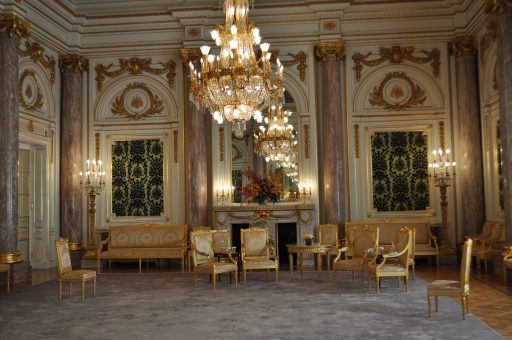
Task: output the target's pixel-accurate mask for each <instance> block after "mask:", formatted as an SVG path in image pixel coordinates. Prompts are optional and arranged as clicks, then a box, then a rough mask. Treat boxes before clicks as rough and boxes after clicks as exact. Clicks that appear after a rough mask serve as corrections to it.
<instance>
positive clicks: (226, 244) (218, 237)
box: [212, 229, 231, 259]
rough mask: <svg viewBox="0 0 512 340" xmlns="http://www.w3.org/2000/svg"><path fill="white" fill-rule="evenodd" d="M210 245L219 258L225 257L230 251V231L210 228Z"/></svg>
mask: <svg viewBox="0 0 512 340" xmlns="http://www.w3.org/2000/svg"><path fill="white" fill-rule="evenodd" d="M212 239H213V243H212V247H213V251H214V253H215V256H217V257H218V258H219V259H220V258H221V257H222V258H227V257H228V254H230V253H231V232H230V231H229V230H228V229H214V230H212Z"/></svg>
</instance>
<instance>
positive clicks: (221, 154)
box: [219, 126, 224, 162]
mask: <svg viewBox="0 0 512 340" xmlns="http://www.w3.org/2000/svg"><path fill="white" fill-rule="evenodd" d="M219 161H220V162H224V127H223V126H220V127H219Z"/></svg>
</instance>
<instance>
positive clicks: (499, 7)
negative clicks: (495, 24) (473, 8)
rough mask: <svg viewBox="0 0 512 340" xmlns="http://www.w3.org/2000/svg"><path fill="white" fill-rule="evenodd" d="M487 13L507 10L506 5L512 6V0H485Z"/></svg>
mask: <svg viewBox="0 0 512 340" xmlns="http://www.w3.org/2000/svg"><path fill="white" fill-rule="evenodd" d="M484 6H485V7H484V11H485V13H498V12H502V11H505V7H506V6H508V7H509V9H510V8H512V0H485V5H484Z"/></svg>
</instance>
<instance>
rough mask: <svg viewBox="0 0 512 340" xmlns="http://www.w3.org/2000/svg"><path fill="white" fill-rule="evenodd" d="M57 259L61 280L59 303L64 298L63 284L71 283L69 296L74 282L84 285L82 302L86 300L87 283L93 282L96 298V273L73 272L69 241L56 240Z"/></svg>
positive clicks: (85, 271)
mask: <svg viewBox="0 0 512 340" xmlns="http://www.w3.org/2000/svg"><path fill="white" fill-rule="evenodd" d="M55 255H56V256H55V257H56V259H57V277H58V280H59V301H60V300H61V298H62V282H69V296H71V286H72V284H73V282H80V283H81V284H82V301H84V300H85V282H86V281H91V280H92V287H93V293H94V296H96V272H95V271H94V270H83V269H82V270H73V268H72V267H71V258H70V256H69V244H68V240H67V239H65V238H62V237H59V238H58V239H57V240H55Z"/></svg>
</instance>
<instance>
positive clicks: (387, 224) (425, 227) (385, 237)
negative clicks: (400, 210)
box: [345, 220, 439, 267]
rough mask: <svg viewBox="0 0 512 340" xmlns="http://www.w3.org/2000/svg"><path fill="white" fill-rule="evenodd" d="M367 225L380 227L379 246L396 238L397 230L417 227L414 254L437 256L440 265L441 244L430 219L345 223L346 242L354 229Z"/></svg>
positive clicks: (437, 264)
mask: <svg viewBox="0 0 512 340" xmlns="http://www.w3.org/2000/svg"><path fill="white" fill-rule="evenodd" d="M365 225H368V226H372V227H377V228H379V246H389V245H391V244H392V243H393V242H394V240H395V235H396V233H397V231H399V230H400V229H401V228H404V227H409V228H414V229H415V241H414V256H435V257H436V266H438V267H439V246H438V244H437V238H436V237H435V236H434V235H432V233H431V232H430V221H420V220H409V221H406V220H384V221H382V220H381V221H378V220H362V221H351V222H346V223H345V239H346V244H350V243H349V241H350V240H351V236H352V229H353V228H354V227H356V226H361V227H364V226H365Z"/></svg>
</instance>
